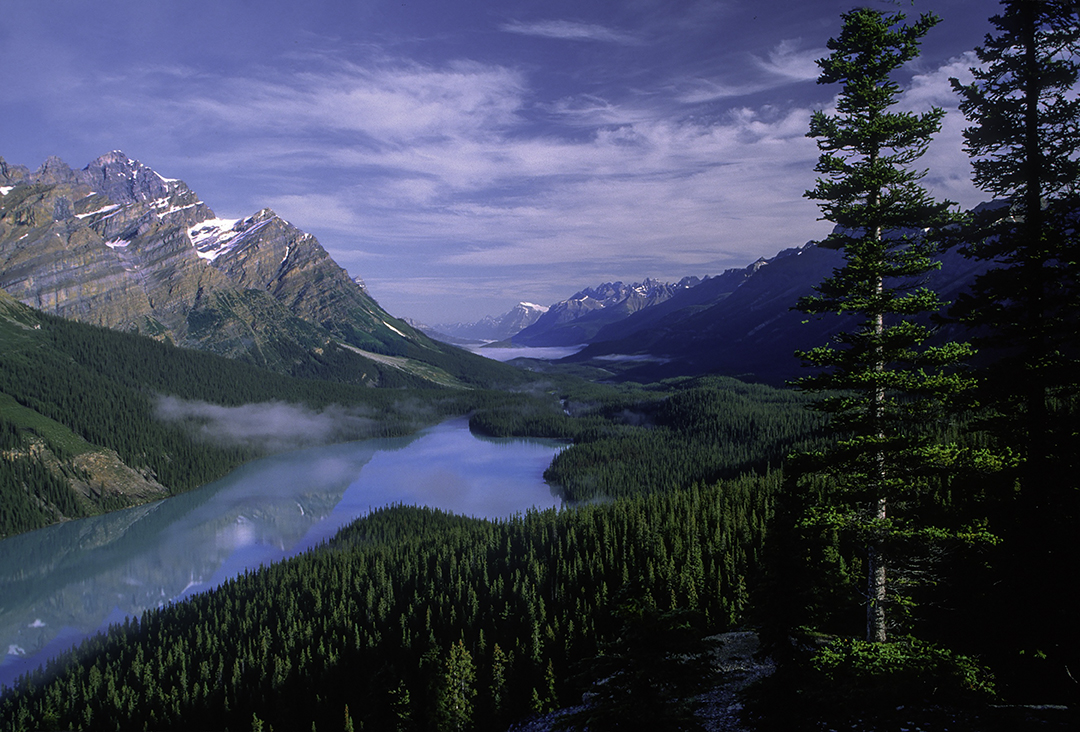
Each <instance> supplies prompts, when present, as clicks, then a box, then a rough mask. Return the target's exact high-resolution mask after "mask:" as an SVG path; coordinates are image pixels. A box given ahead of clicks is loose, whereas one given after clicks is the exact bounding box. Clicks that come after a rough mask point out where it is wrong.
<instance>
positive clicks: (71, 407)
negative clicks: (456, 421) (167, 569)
mask: <svg viewBox="0 0 1080 732" xmlns="http://www.w3.org/2000/svg"><path fill="white" fill-rule="evenodd" d="M0 306H2V308H3V313H2V314H3V316H4V317H2V318H0V345H2V346H3V347H2V348H0V394H5V395H8V396H9V397H10V398H12V399H14V400H15V402H16V403H17V404H18V405H21V407H24V408H26V410H27V411H28V412H29V413H32V414H35V415H37V417H34V418H33V420H32V421H33V422H35V423H36V422H40V421H46V422H52V423H55V424H56V426H57V430H58V431H63V432H65V433H67V435H68V436H69V437H70V440H65V439H61V438H57V437H56V436H55V435H51V434H49V433H48V432H47V431H43V430H39V429H36V428H35V425H34V424H31V423H29V422H27V421H25V420H23V419H22V418H21V417H19V416H18V415H16V414H9V415H7V421H6V424H7V426H6V427H5V428H4V429H5V430H6V431H7V434H8V437H7V438H6V439H7V440H8V441H9V442H12V445H13V446H12V448H11V449H9V450H8V451H7V452H6V454H7V456H8V457H7V458H5V459H3V460H0V506H3V508H0V536H4V535H10V534H13V533H17V532H21V531H27V530H30V529H34V528H39V527H41V526H45V525H47V524H49V523H52V522H54V521H56V520H59V519H60V518H72V517H75V516H80V515H84V514H85V513H87V512H90V513H97V512H100V511H101V510H108V509H112V508H117V507H122V505H123V504H122V502H118V501H119V500H120V499H117V498H115V496H114V498H112V499H102V498H94V499H93V500H90V499H87V500H83V501H81V502H80V500H79V498H78V497H77V496H76V495H75V494H74V492H73V491H72V490H71V488H70V481H67V480H65V479H64V477H63V476H62V475H59V474H57V472H56V470H50V469H49V468H47V467H46V466H45V465H43V464H41V455H40V451H38V452H35V453H34V454H31V451H30V449H29V446H30V443H31V441H33V442H36V443H38V444H40V445H42V446H43V447H44V448H46V449H47V450H48V451H49V452H51V453H52V454H53V455H54V456H55V457H56V458H57V459H58V460H59V461H60V462H61V463H63V464H64V469H66V470H67V471H68V472H71V470H72V467H71V465H70V462H69V459H70V457H71V454H70V450H71V449H70V447H69V446H68V445H67V444H66V442H68V441H74V442H78V443H79V444H80V445H81V447H80V448H79V449H83V450H85V449H92V448H94V447H104V448H108V449H112V450H115V451H116V453H117V454H118V455H119V456H120V459H121V460H122V461H123V462H124V463H125V464H127V465H128V466H130V467H132V468H134V469H136V470H138V471H141V472H143V473H144V474H147V475H149V476H151V477H152V478H153V479H155V480H157V481H158V482H159V483H161V484H162V485H164V486H165V487H166V488H167V489H168V490H169V491H171V492H172V493H179V492H183V491H186V490H189V489H191V488H195V487H197V486H200V485H204V484H205V483H208V482H210V481H212V480H214V479H216V478H219V477H221V476H222V475H224V474H226V473H228V472H229V471H231V470H232V469H234V468H235V467H237V466H238V465H240V464H241V463H243V462H245V461H248V460H251V459H253V458H255V457H258V456H260V455H262V454H264V453H263V452H262V451H261V450H260V449H258V448H257V447H253V446H245V445H239V444H238V445H228V444H212V443H210V442H207V441H202V440H199V439H197V438H196V437H194V436H193V434H192V432H191V430H190V429H189V428H188V426H185V425H181V424H176V423H167V422H165V421H162V420H161V419H160V418H159V416H158V414H157V400H158V398H159V396H161V395H170V396H175V397H178V398H181V399H185V400H192V401H199V402H207V403H211V404H215V405H221V406H239V405H242V404H253V403H254V404H257V403H265V402H288V403H291V404H297V405H304V406H306V407H309V408H311V409H313V410H320V409H323V408H325V407H327V406H330V405H339V406H342V407H347V408H355V409H357V410H360V411H362V413H363V414H364V415H365V416H367V417H369V418H368V419H366V420H365V421H364V423H363V424H364V431H363V432H362V433H359V432H358V433H357V434H355V435H351V436H350V435H344V436H343V437H342V439H348V438H350V437H351V438H353V439H359V438H365V437H392V436H400V435H404V434H408V433H411V432H413V431H415V430H416V429H417V428H418V427H420V426H423V425H425V424H430V423H433V422H436V421H438V420H439V419H441V418H443V417H445V416H448V415H452V414H463V413H467V412H468V411H470V410H474V409H480V408H485V407H488V406H490V405H493V404H496V403H497V402H499V401H500V400H501V399H503V398H504V397H503V396H502V394H501V393H500V392H494V391H490V390H483V389H468V390H466V389H445V388H443V389H436V388H431V383H430V382H423V384H424V388H409V389H405V388H400V389H372V388H369V387H364V386H357V385H355V384H352V383H346V382H348V381H349V380H348V379H344V378H342V379H341V380H338V381H325V380H319V379H314V378H312V379H301V378H293V377H290V376H285V375H282V374H278V373H274V372H271V371H267V370H265V369H261V368H258V367H255V366H251V365H249V364H245V363H241V362H238V361H234V360H230V359H227V358H223V357H220V356H215V355H213V354H208V353H205V352H201V351H195V350H190V349H183V348H177V347H174V346H171V345H169V344H166V343H159V342H157V341H154V340H151V339H148V338H145V337H142V336H137V335H133V334H128V333H120V332H117V331H112V330H108V329H106V328H100V327H95V326H89V325H85V324H81V323H77V322H73V321H67V320H63V319H61V318H57V317H53V316H50V315H47V314H45V313H40V312H37V311H34V310H31V309H30V308H26V307H24V306H22V305H19V304H18V303H15V302H13V301H10V299H9V300H5V301H4V302H0ZM327 363H333V364H337V365H336V366H335V368H337V367H340V368H346V367H349V368H354V369H355V368H356V364H355V363H353V362H351V361H349V362H346V361H339V360H335V359H334V357H333V356H327ZM349 363H352V366H348V364H349ZM459 365H460V364H459ZM391 370H392V371H396V369H391ZM485 373H486V374H487V375H488V376H494V375H496V374H495V372H490V373H488V372H485ZM499 373H501V371H500V372H499ZM314 375H318V376H323V377H328V378H330V377H332V374H330V373H323V372H318V373H316V374H314ZM402 378H405V377H404V376H403V377H402ZM410 379H412V380H410ZM474 380H475V381H476V382H478V383H479V382H480V381H481V380H482V379H481V378H480V377H475V378H474ZM416 384H417V379H415V378H414V377H409V379H406V380H405V381H402V382H401V385H402V386H403V387H404V386H413V387H415V386H416ZM523 398H524V399H525V400H530V399H533V398H531V397H523ZM545 398H546V397H545ZM548 401H550V399H548ZM19 411H20V413H21V412H22V410H19ZM38 417H40V418H42V419H38ZM13 451H14V452H13ZM16 452H17V453H19V454H20V455H21V457H19V458H17V459H16V458H15V457H14V455H15V453H16ZM8 458H10V459H8ZM73 501H74V502H75V503H74V504H73V503H72V502H73Z"/></svg>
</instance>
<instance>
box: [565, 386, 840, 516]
mask: <svg viewBox="0 0 1080 732" xmlns="http://www.w3.org/2000/svg"><path fill="white" fill-rule="evenodd" d="M663 386H664V387H665V388H666V389H668V390H670V391H668V392H667V393H657V392H643V393H641V394H639V395H637V396H636V397H634V396H632V395H627V398H626V399H624V400H623V401H621V402H614V403H612V402H609V403H606V404H603V405H598V406H596V407H593V408H590V409H587V410H585V411H584V416H583V417H581V418H579V419H581V420H582V421H583V422H584V423H585V424H586V425H590V424H591V425H592V427H591V429H587V430H586V429H582V432H581V434H579V435H578V436H577V439H576V441H575V443H574V444H573V445H572V446H571V447H570V448H568V449H567V450H564V451H562V452H560V453H559V454H558V455H557V456H556V457H555V459H554V460H553V461H552V463H551V466H550V467H549V468H548V470H547V471H546V472H545V473H544V477H545V478H546V479H547V480H548V481H550V482H552V483H556V484H558V485H559V486H561V487H562V488H563V490H564V495H565V496H566V498H568V499H569V500H574V501H582V500H592V499H597V498H605V497H613V496H625V495H633V494H636V493H640V492H652V491H667V490H673V489H676V488H678V487H680V486H685V485H689V484H691V483H693V482H695V481H705V482H708V481H714V480H717V479H720V478H730V477H734V476H737V475H740V474H742V473H745V472H747V471H765V470H767V469H768V467H769V466H770V465H772V466H776V465H780V464H781V463H782V462H783V460H784V457H785V456H786V455H787V454H788V453H789V452H791V450H792V449H796V448H807V447H810V446H812V445H816V444H820V438H819V436H818V432H819V430H820V424H821V420H820V418H819V417H817V416H816V415H813V414H810V413H808V412H807V411H806V410H805V409H804V408H803V407H804V406H805V404H806V403H807V399H806V398H805V397H803V396H801V395H799V394H796V393H794V392H792V391H790V390H784V389H776V388H773V387H768V386H763V385H748V384H740V383H739V382H736V381H734V380H733V379H718V378H708V379H695V380H689V381H679V382H673V383H667V384H664V385H663ZM600 418H603V419H604V420H605V422H606V424H607V425H608V426H607V428H606V429H601V428H599V427H598V426H597V425H598V424H603V423H602V422H597V421H596V420H598V419H600Z"/></svg>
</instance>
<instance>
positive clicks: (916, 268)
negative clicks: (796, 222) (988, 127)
mask: <svg viewBox="0 0 1080 732" xmlns="http://www.w3.org/2000/svg"><path fill="white" fill-rule="evenodd" d="M842 18H843V27H842V30H841V33H840V36H839V37H838V38H834V39H830V41H829V43H828V47H829V49H830V50H831V51H832V53H831V54H830V55H829V56H827V57H826V58H823V59H820V60H819V61H818V65H819V66H820V68H821V75H820V77H819V78H818V83H820V84H834V83H840V84H842V85H843V87H842V90H841V92H840V94H839V96H838V98H837V103H836V112H835V114H828V113H826V112H824V111H819V112H816V113H815V114H814V115H813V116H812V118H811V120H810V130H809V132H808V133H807V134H808V136H809V137H813V138H817V140H818V148H819V149H820V150H821V156H820V157H819V159H818V164H817V167H816V170H817V172H818V173H820V174H821V177H819V178H818V180H817V185H816V187H815V188H813V189H812V190H809V191H807V192H806V196H807V197H808V198H811V199H815V200H817V201H820V202H821V203H820V204H819V205H820V207H821V210H822V213H823V217H824V218H825V219H827V220H829V221H832V222H833V223H835V224H836V225H837V226H836V229H835V230H834V232H833V233H832V234H831V235H830V236H829V237H828V238H827V239H825V240H824V241H823V242H820V245H821V246H825V247H830V248H835V249H839V250H841V251H842V252H843V255H844V260H845V264H844V266H843V267H841V268H839V269H837V270H835V271H834V273H833V275H832V276H831V277H829V278H827V279H826V280H825V281H824V282H822V283H821V284H820V285H818V286H817V288H816V290H817V293H816V294H815V295H812V296H809V297H805V298H803V299H801V300H800V301H799V304H798V307H799V309H800V310H802V311H803V312H805V313H808V314H826V313H834V314H839V315H842V316H847V320H846V321H845V322H846V323H849V324H850V325H851V327H850V329H848V330H846V331H844V332H842V333H840V334H839V335H838V336H837V337H836V339H835V341H834V342H833V343H829V344H827V345H823V346H819V347H818V348H815V349H813V350H811V351H807V352H801V353H799V354H798V355H799V356H800V357H801V358H802V359H803V360H804V361H805V362H806V363H807V364H808V365H810V366H814V367H818V371H816V372H815V373H814V375H811V376H807V377H804V378H801V379H799V380H798V381H797V382H796V383H797V385H798V386H799V387H800V388H802V389H804V390H807V391H812V392H819V393H823V394H824V396H823V397H822V398H820V399H819V401H818V402H817V403H816V405H815V408H817V409H819V410H821V411H823V412H824V413H826V414H827V415H828V416H829V418H830V424H831V426H832V428H833V429H834V430H835V431H836V432H837V433H838V435H839V437H840V439H839V441H838V442H837V444H836V446H835V447H834V448H830V449H829V450H827V451H825V452H820V453H816V454H814V455H811V456H807V462H808V463H809V464H808V465H807V466H806V468H805V469H807V470H808V471H811V472H818V473H827V474H829V475H831V476H832V477H833V478H834V480H835V483H836V485H837V493H836V496H837V505H836V506H834V507H830V508H827V509H826V508H820V509H819V510H817V512H816V513H815V515H814V516H813V517H811V518H810V519H809V520H810V521H828V522H833V523H838V524H841V525H842V526H844V527H846V528H851V529H855V530H857V531H858V533H859V535H860V537H861V540H862V543H863V544H864V546H865V547H866V552H867V565H866V566H867V590H866V598H867V599H866V635H867V640H870V641H883V640H885V639H886V613H885V608H886V598H887V593H886V589H887V585H886V579H887V578H886V566H887V564H888V558H887V556H886V547H887V544H888V542H889V541H890V539H891V538H893V537H895V536H896V535H897V534H898V533H905V534H907V535H908V536H912V535H913V533H912V532H915V531H917V528H916V527H915V524H914V523H913V521H914V519H915V517H914V516H912V515H911V512H909V515H908V516H906V517H905V516H903V515H900V514H899V513H898V512H896V511H895V510H894V509H896V508H898V507H900V506H902V505H904V503H905V502H909V501H910V500H911V499H912V492H913V489H916V488H918V487H919V485H920V481H919V479H918V472H919V469H920V468H921V467H924V466H926V465H927V463H928V462H930V461H931V459H932V456H933V454H934V452H935V451H934V449H933V446H932V438H931V436H930V430H928V429H926V428H925V426H926V425H927V424H929V423H930V422H932V419H931V417H933V416H934V415H935V414H937V413H938V412H939V411H940V409H941V407H942V405H943V403H944V402H945V401H946V400H947V399H948V398H949V397H950V396H951V395H953V394H954V393H955V392H957V391H958V390H961V389H963V388H965V387H966V385H967V381H966V379H965V378H964V377H962V376H961V375H959V374H957V373H955V372H952V371H950V367H951V366H953V365H954V364H956V363H957V362H958V361H959V360H961V359H963V358H966V357H967V356H968V355H969V351H970V349H969V348H968V347H967V346H966V345H963V344H955V343H952V344H946V345H942V346H929V345H927V343H926V342H927V340H928V338H929V337H930V335H931V330H930V328H929V327H927V326H926V325H924V324H921V323H920V322H917V321H916V320H915V316H917V315H919V314H924V313H933V312H936V311H938V310H940V309H941V308H942V307H943V303H942V302H941V301H940V300H939V298H938V296H937V295H936V294H935V293H934V292H932V291H930V290H928V289H926V288H925V287H919V286H917V283H918V281H919V278H921V277H923V276H924V275H925V274H926V273H928V272H930V271H932V270H934V269H936V268H938V267H940V262H939V261H938V260H937V259H936V254H937V253H938V245H937V244H936V242H935V241H934V240H933V238H932V236H930V235H929V234H924V233H923V232H924V231H931V230H933V229H934V228H936V227H940V226H943V225H944V224H946V223H947V222H948V221H949V220H950V218H951V217H950V214H949V212H948V208H949V206H950V205H951V204H949V203H948V202H935V201H934V200H932V199H931V197H930V196H929V194H928V193H927V192H926V191H925V190H924V189H923V188H922V186H921V185H920V180H921V179H922V178H923V177H924V175H925V171H923V170H918V169H914V168H913V167H912V165H913V163H915V161H916V160H918V158H919V157H920V156H921V155H922V154H923V153H924V152H925V151H926V148H927V146H928V144H929V142H930V139H931V136H932V135H933V134H934V133H936V132H937V131H938V130H939V128H940V125H941V119H942V116H943V115H944V112H943V111H942V110H941V109H937V108H935V109H932V110H930V111H928V112H926V113H924V114H914V113H910V112H899V111H894V110H892V107H893V106H894V105H895V104H896V102H897V99H898V97H899V95H900V93H901V89H900V87H899V85H898V84H897V83H896V82H895V81H894V80H893V79H892V78H891V76H892V74H893V73H894V72H895V71H896V70H897V69H898V68H899V67H900V66H902V65H903V64H904V63H906V62H908V61H910V60H911V59H913V58H915V57H916V56H917V55H918V52H919V42H920V40H921V39H922V37H923V36H924V35H925V34H926V33H927V32H928V31H929V30H930V29H931V28H932V27H933V26H934V25H935V24H936V23H937V22H938V18H937V17H936V16H934V15H923V16H921V17H920V18H919V19H918V21H917V22H915V23H914V24H912V25H906V24H904V22H903V21H904V16H903V15H902V14H899V13H897V14H891V15H885V14H883V13H881V12H879V11H876V10H869V9H856V10H853V11H851V12H849V13H845V14H844V15H843V16H842ZM913 283H914V284H913ZM939 454H940V451H939ZM905 519H907V521H905Z"/></svg>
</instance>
